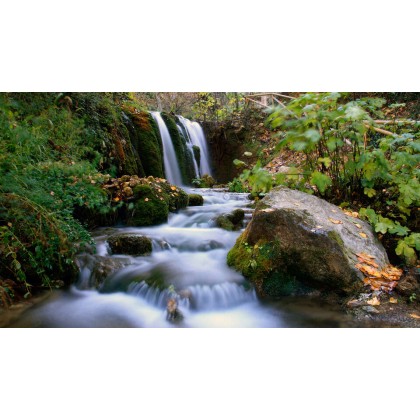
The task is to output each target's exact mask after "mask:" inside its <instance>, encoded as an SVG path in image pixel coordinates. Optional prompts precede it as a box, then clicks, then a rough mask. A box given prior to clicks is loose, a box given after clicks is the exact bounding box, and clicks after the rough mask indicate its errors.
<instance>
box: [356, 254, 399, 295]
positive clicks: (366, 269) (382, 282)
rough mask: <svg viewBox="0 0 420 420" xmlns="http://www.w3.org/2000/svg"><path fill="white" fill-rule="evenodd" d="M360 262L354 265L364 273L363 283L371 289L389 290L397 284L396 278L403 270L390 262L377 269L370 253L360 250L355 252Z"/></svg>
mask: <svg viewBox="0 0 420 420" xmlns="http://www.w3.org/2000/svg"><path fill="white" fill-rule="evenodd" d="M357 259H358V260H359V261H360V263H358V264H356V265H355V267H356V268H357V269H359V270H360V271H361V272H362V273H363V274H365V275H366V277H365V279H364V280H363V283H364V284H365V285H366V286H370V288H371V290H384V291H385V292H390V291H391V290H392V289H394V288H395V287H396V286H397V283H398V280H399V279H400V277H401V276H402V273H403V271H402V270H401V269H399V268H397V267H394V266H393V265H391V264H387V265H386V266H385V267H384V268H383V269H382V270H379V266H378V264H377V263H376V262H375V261H374V257H372V255H369V254H366V253H364V252H361V253H360V254H357Z"/></svg>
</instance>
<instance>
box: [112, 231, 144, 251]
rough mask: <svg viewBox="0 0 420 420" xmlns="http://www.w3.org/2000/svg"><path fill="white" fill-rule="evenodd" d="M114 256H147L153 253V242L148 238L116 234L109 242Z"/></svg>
mask: <svg viewBox="0 0 420 420" xmlns="http://www.w3.org/2000/svg"><path fill="white" fill-rule="evenodd" d="M107 242H108V244H109V247H110V248H111V251H112V253H113V254H127V255H134V256H138V255H147V254H150V253H151V252H152V241H151V240H150V239H149V238H148V237H147V236H141V235H133V234H126V233H123V234H116V235H113V236H110V237H109V238H108V240H107Z"/></svg>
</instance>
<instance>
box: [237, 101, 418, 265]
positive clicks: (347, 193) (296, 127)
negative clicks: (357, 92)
mask: <svg viewBox="0 0 420 420" xmlns="http://www.w3.org/2000/svg"><path fill="white" fill-rule="evenodd" d="M346 97H347V95H346V94H340V93H306V94H303V95H300V96H299V97H298V98H296V99H294V100H292V101H291V102H289V104H288V105H287V106H286V107H278V108H276V109H275V110H274V111H273V112H272V113H271V114H270V116H269V118H268V122H269V124H270V125H271V127H272V128H273V129H274V130H275V131H276V134H275V136H276V137H277V138H278V145H277V150H281V149H284V148H286V149H290V150H292V151H295V152H299V153H301V154H302V155H303V156H304V158H305V160H304V163H303V164H302V165H301V166H300V167H299V168H289V170H288V171H287V173H280V174H278V175H276V176H275V177H274V178H273V177H271V176H270V175H269V174H268V172H266V171H264V170H263V169H262V168H261V167H260V165H259V164H257V165H256V166H255V167H254V168H252V169H246V170H245V171H244V172H243V173H242V175H240V176H239V178H237V179H236V180H234V182H233V183H232V184H231V185H232V188H235V189H238V185H239V183H241V184H242V186H243V187H244V188H248V189H250V190H252V191H253V192H255V191H258V192H267V191H269V190H270V188H271V187H272V186H273V185H279V184H280V185H287V186H289V187H292V188H298V189H300V190H302V191H305V192H308V193H314V192H315V193H317V194H319V195H321V196H322V197H324V198H326V199H327V200H329V201H332V202H335V203H336V204H339V203H341V202H344V201H345V202H348V203H351V205H353V206H360V207H365V208H367V212H366V213H364V212H363V211H362V212H361V213H362V214H365V216H366V218H367V219H368V220H369V221H370V222H371V223H372V225H373V226H374V228H375V230H376V232H378V233H381V234H383V235H384V234H387V235H388V236H392V237H395V240H394V243H395V245H394V246H396V249H395V252H396V254H397V255H399V256H401V257H402V258H404V259H405V261H407V262H410V263H414V262H415V260H416V258H417V254H416V251H418V250H419V249H418V248H417V239H416V238H417V236H416V235H418V234H417V233H416V232H415V230H416V229H418V227H417V226H418V221H416V220H417V219H418V216H416V214H417V213H418V207H419V206H420V183H419V174H420V133H419V131H417V126H416V125H410V124H409V125H402V126H395V125H393V126H392V129H393V132H394V133H395V134H394V133H392V135H387V134H382V132H383V131H381V130H379V132H378V131H376V130H375V122H374V120H373V117H380V118H383V116H384V114H383V112H382V107H383V106H384V104H385V100H384V99H382V98H371V97H368V98H359V99H356V100H354V101H349V102H346V100H345V99H346ZM382 128H383V127H382ZM378 133H379V134H378ZM235 164H236V165H238V166H240V165H242V164H243V162H241V161H238V160H237V161H236V162H235ZM385 216H386V217H385ZM413 229H414V232H413ZM413 235H414V236H413ZM391 242H392V241H391Z"/></svg>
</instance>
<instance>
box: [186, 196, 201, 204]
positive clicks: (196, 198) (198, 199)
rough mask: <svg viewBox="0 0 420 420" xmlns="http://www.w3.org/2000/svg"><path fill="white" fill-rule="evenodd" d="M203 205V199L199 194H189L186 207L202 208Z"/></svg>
mask: <svg viewBox="0 0 420 420" xmlns="http://www.w3.org/2000/svg"><path fill="white" fill-rule="evenodd" d="M203 204H204V198H203V196H202V195H200V194H189V195H188V205H189V206H202V205H203Z"/></svg>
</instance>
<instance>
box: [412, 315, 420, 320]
mask: <svg viewBox="0 0 420 420" xmlns="http://www.w3.org/2000/svg"><path fill="white" fill-rule="evenodd" d="M410 317H411V318H414V319H420V315H417V314H410Z"/></svg>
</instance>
